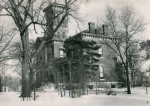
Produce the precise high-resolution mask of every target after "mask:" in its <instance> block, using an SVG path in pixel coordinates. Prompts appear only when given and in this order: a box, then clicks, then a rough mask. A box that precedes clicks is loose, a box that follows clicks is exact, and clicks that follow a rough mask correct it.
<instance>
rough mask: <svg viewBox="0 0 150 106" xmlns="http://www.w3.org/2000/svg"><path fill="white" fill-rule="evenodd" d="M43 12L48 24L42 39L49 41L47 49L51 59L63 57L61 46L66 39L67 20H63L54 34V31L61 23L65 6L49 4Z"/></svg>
mask: <svg viewBox="0 0 150 106" xmlns="http://www.w3.org/2000/svg"><path fill="white" fill-rule="evenodd" d="M43 11H44V12H45V16H46V22H47V23H48V26H47V28H46V33H45V35H44V37H46V38H48V39H50V43H49V44H48V47H47V48H48V49H51V53H52V55H51V56H52V58H59V57H64V56H65V53H64V52H63V44H64V41H65V40H66V39H67V38H68V31H69V29H68V18H65V20H64V21H63V23H62V24H61V26H60V27H59V28H58V30H57V31H56V32H55V33H54V31H55V29H56V27H57V26H58V25H59V24H60V23H61V20H62V18H63V16H64V13H65V6H64V5H63V4H59V3H51V4H50V5H49V6H47V7H46V8H45V9H44V10H43ZM53 33H54V36H53Z"/></svg>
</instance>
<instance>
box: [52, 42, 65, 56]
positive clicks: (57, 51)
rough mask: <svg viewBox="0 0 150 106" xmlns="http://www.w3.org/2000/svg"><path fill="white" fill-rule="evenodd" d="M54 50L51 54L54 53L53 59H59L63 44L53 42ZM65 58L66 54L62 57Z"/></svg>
mask: <svg viewBox="0 0 150 106" xmlns="http://www.w3.org/2000/svg"><path fill="white" fill-rule="evenodd" d="M53 46H54V48H53V53H54V55H53V56H54V58H60V52H59V51H60V49H63V42H57V41H54V45H53ZM65 56H66V54H65V53H64V57H65Z"/></svg>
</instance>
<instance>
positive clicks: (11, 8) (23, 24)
mask: <svg viewBox="0 0 150 106" xmlns="http://www.w3.org/2000/svg"><path fill="white" fill-rule="evenodd" d="M0 2H1V5H0V8H1V9H0V10H4V11H5V12H4V14H2V13H1V14H0V16H10V17H11V18H12V19H13V21H14V23H15V25H16V27H17V30H18V31H19V33H20V38H21V43H22V49H23V52H22V93H21V97H23V99H24V97H31V92H30V87H29V85H30V77H29V73H30V71H29V64H28V63H29V60H31V59H32V58H33V57H35V56H36V54H38V53H39V51H40V50H41V48H42V47H43V46H44V44H45V43H46V42H48V41H49V40H43V41H42V42H41V44H40V46H39V48H38V49H37V50H36V51H35V52H34V53H33V54H31V55H29V26H30V25H33V26H34V30H35V32H36V25H37V24H38V25H42V26H46V27H49V26H50V25H51V23H52V22H53V20H54V19H55V18H56V17H58V16H59V15H61V14H62V13H63V16H62V18H61V20H60V22H59V23H58V25H57V26H56V28H55V29H54V30H53V32H52V33H51V34H50V37H49V39H51V38H52V37H53V36H54V34H55V32H56V31H57V30H58V28H59V27H60V26H61V24H62V23H63V21H64V20H65V19H66V18H67V17H68V16H71V17H73V18H75V19H76V20H78V18H77V17H76V15H75V14H76V11H75V10H74V9H72V7H73V5H74V4H75V2H76V0H65V1H64V8H63V12H61V13H60V14H58V15H56V16H54V17H52V18H50V19H49V21H48V22H46V21H44V20H45V17H44V15H42V14H43V13H42V10H43V8H44V7H45V5H47V4H48V5H49V4H51V2H50V1H48V2H46V1H44V0H43V1H42V3H40V5H39V6H37V4H38V2H37V1H36V0H1V1H0ZM55 2H57V0H55ZM55 4H56V3H54V5H55ZM35 7H36V8H35ZM43 29H45V28H44V27H43ZM45 31H47V30H45ZM47 33H48V32H47Z"/></svg>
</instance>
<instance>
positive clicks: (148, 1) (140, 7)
mask: <svg viewBox="0 0 150 106" xmlns="http://www.w3.org/2000/svg"><path fill="white" fill-rule="evenodd" d="M127 4H128V5H132V6H133V7H134V9H135V12H136V14H137V16H138V17H144V21H145V22H146V23H147V26H146V30H145V32H144V33H143V36H144V37H143V39H150V30H149V29H148V28H150V0H91V1H90V2H89V3H88V4H86V5H85V4H81V6H80V13H81V14H82V16H83V17H84V16H86V17H85V18H84V20H85V22H84V25H81V26H82V27H84V28H82V30H86V29H87V28H88V22H95V23H97V18H98V19H102V18H103V16H104V15H105V9H106V6H107V5H110V6H112V7H115V8H116V9H119V8H120V7H122V6H125V5H127ZM99 21H100V20H99ZM73 27H75V25H74V26H73V25H71V26H70V34H71V35H74V34H75V31H74V28H73ZM141 39H142V38H141Z"/></svg>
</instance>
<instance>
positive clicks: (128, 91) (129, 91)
mask: <svg viewBox="0 0 150 106" xmlns="http://www.w3.org/2000/svg"><path fill="white" fill-rule="evenodd" d="M125 69H126V77H127V94H131V89H130V79H129V70H128V67H127V66H125Z"/></svg>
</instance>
